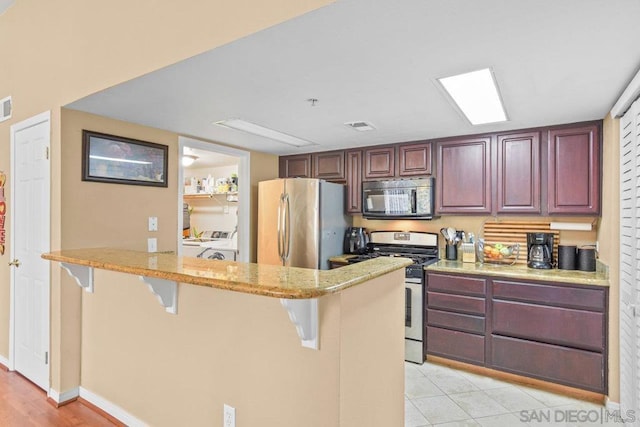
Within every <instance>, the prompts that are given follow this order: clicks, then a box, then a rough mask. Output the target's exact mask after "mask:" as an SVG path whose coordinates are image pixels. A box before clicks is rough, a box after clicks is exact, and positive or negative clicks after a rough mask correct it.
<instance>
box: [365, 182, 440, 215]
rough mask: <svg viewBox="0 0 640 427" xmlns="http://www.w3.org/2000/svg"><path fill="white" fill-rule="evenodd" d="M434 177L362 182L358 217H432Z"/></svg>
mask: <svg viewBox="0 0 640 427" xmlns="http://www.w3.org/2000/svg"><path fill="white" fill-rule="evenodd" d="M434 189H435V186H434V179H433V178H418V179H392V180H387V181H367V182H363V183H362V216H364V217H365V218H370V219H395V218H413V219H432V218H433V212H434V202H435V196H434Z"/></svg>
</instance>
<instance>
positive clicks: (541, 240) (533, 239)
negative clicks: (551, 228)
mask: <svg viewBox="0 0 640 427" xmlns="http://www.w3.org/2000/svg"><path fill="white" fill-rule="evenodd" d="M527 266H529V267H531V268H541V269H549V268H552V267H553V233H527Z"/></svg>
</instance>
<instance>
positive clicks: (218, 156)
mask: <svg viewBox="0 0 640 427" xmlns="http://www.w3.org/2000/svg"><path fill="white" fill-rule="evenodd" d="M183 154H188V155H192V156H196V157H197V159H196V160H195V161H194V162H193V164H192V165H191V166H187V169H201V168H216V167H221V166H237V165H238V164H239V163H240V159H239V158H238V157H234V156H229V155H227V154H222V153H218V152H214V151H206V150H200V149H197V148H191V147H185V148H184V151H183Z"/></svg>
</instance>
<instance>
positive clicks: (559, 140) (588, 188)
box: [547, 124, 601, 215]
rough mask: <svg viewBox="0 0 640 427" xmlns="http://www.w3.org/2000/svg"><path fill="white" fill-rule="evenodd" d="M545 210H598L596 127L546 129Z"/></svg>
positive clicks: (581, 212)
mask: <svg viewBox="0 0 640 427" xmlns="http://www.w3.org/2000/svg"><path fill="white" fill-rule="evenodd" d="M548 144H549V146H548V166H549V172H548V178H549V179H548V189H547V203H548V209H549V214H577V215H599V214H600V180H601V177H600V156H601V154H600V127H599V126H598V125H597V124H592V125H582V126H577V127H566V128H560V129H551V130H549V141H548Z"/></svg>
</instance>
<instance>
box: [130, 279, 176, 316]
mask: <svg viewBox="0 0 640 427" xmlns="http://www.w3.org/2000/svg"><path fill="white" fill-rule="evenodd" d="M138 277H140V280H142V281H143V282H144V283H146V284H147V286H149V289H150V290H151V293H153V294H154V295H155V296H156V297H157V298H158V301H160V305H162V306H163V307H164V309H165V310H166V311H167V313H171V314H176V313H177V312H178V284H177V283H176V282H173V281H171V280H164V279H157V278H155V277H146V276H138Z"/></svg>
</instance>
